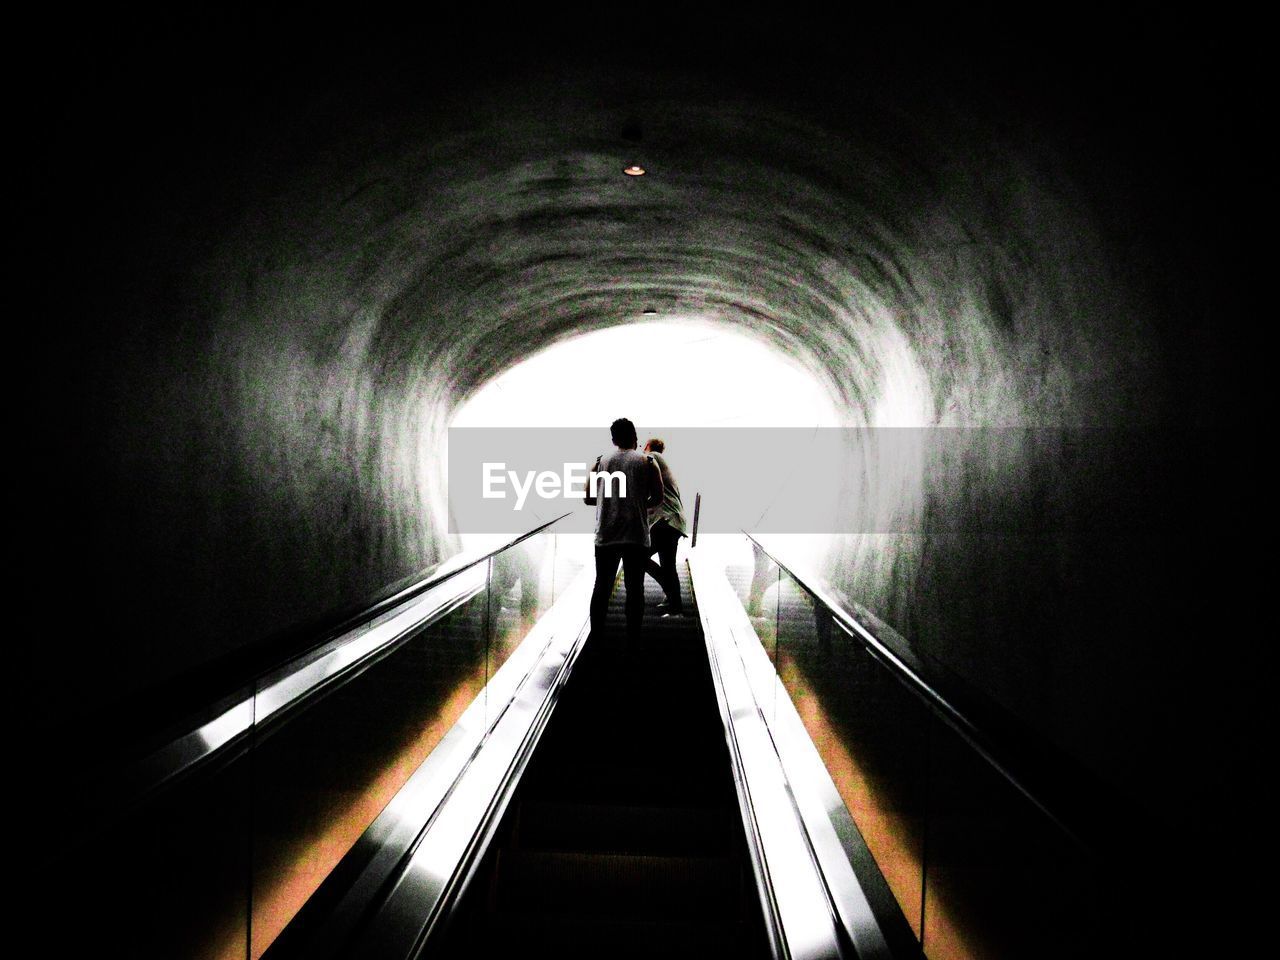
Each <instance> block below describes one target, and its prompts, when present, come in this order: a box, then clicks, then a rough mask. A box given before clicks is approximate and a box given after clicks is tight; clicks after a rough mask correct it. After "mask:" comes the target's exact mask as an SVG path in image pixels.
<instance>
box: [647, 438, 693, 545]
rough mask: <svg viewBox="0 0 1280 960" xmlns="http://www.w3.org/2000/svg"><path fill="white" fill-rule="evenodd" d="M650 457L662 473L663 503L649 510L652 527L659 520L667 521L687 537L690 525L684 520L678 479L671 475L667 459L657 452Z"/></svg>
mask: <svg viewBox="0 0 1280 960" xmlns="http://www.w3.org/2000/svg"><path fill="white" fill-rule="evenodd" d="M649 456H651V457H653V462H654V463H656V464H657V465H658V470H659V471H660V472H661V473H662V502H661V503H660V504H658V505H657V506H656V507H650V508H649V523H650V525H652V524H655V523H657V522H658V521H659V520H666V521H667V523H669V524H671V526H672V528H674V529H675V530H676V531H678V532H679V533H681V534H682V535H684V536H686V537H687V536H688V535H689V523H688V521H687V520H685V518H684V503H683V502H682V501H681V499H680V488H679V487H678V486H676V479H675V477H673V476H672V475H671V468H670V467H668V466H667V459H666V457H664V456H663V455H662V454H660V453H658V452H657V451H654V452H652V453H650V454H649Z"/></svg>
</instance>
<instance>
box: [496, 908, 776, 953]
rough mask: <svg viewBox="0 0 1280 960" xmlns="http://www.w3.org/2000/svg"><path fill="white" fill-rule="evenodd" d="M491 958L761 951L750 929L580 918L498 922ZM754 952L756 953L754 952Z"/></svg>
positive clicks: (503, 920)
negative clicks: (533, 947) (541, 952)
mask: <svg viewBox="0 0 1280 960" xmlns="http://www.w3.org/2000/svg"><path fill="white" fill-rule="evenodd" d="M488 934H489V939H488V948H487V950H483V951H482V954H483V955H487V956H495V957H496V956H520V955H522V954H524V953H527V952H529V949H530V944H538V945H542V946H545V947H546V948H550V949H551V950H552V952H553V955H554V956H556V957H563V958H579V957H582V958H586V957H590V958H592V960H600V958H610V960H615V958H616V960H631V958H640V957H643V958H656V957H661V958H663V960H677V958H680V960H682V958H686V957H688V958H695V957H696V958H703V957H735V958H737V957H748V956H750V957H754V956H757V955H758V947H757V945H756V943H755V942H754V941H753V939H752V938H751V937H750V936H749V934H748V928H747V927H746V925H745V924H738V923H672V922H663V921H636V920H630V921H628V920H608V921H593V920H591V919H589V918H579V917H518V918H515V917H497V918H494V919H493V920H492V921H491V922H490V924H489V927H488ZM753 948H754V949H753Z"/></svg>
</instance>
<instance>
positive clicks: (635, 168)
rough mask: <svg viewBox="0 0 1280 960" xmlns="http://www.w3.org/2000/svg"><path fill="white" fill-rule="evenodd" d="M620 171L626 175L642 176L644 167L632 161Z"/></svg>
mask: <svg viewBox="0 0 1280 960" xmlns="http://www.w3.org/2000/svg"><path fill="white" fill-rule="evenodd" d="M622 172H623V173H625V174H626V175H627V176H628V177H643V176H644V167H642V166H640V164H638V163H633V164H632V165H631V166H629V167H623V168H622Z"/></svg>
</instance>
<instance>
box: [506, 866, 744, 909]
mask: <svg viewBox="0 0 1280 960" xmlns="http://www.w3.org/2000/svg"><path fill="white" fill-rule="evenodd" d="M741 891H742V886H741V879H740V877H739V876H738V869H737V865H736V863H735V862H734V861H733V860H730V859H728V858H723V859H722V858H710V857H647V856H637V855H634V854H600V853H595V854H589V853H565V852H550V851H545V852H544V851H504V852H503V855H502V856H501V858H500V859H499V862H498V899H497V906H498V908H499V910H501V911H503V912H507V913H516V914H543V915H547V914H551V915H559V916H575V917H584V918H590V919H593V920H607V919H631V920H664V921H665V920H671V919H679V920H700V919H705V918H716V919H725V918H732V919H734V920H736V919H737V918H738V912H739V909H740V904H741Z"/></svg>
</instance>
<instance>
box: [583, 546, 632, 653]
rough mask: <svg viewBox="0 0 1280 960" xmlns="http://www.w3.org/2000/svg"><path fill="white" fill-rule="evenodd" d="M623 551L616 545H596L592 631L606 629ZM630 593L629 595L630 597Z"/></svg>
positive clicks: (592, 594)
mask: <svg viewBox="0 0 1280 960" xmlns="http://www.w3.org/2000/svg"><path fill="white" fill-rule="evenodd" d="M621 556H622V554H621V551H620V549H619V548H618V547H616V546H612V545H610V546H607V547H596V586H595V589H594V590H592V591H591V632H592V633H595V632H596V631H597V630H601V631H603V630H604V621H605V617H606V616H607V615H608V613H609V596H610V595H611V594H612V593H613V581H614V579H615V578H616V577H617V576H618V560H619V559H621ZM630 596H631V594H630V593H628V594H627V597H628V599H629V598H630Z"/></svg>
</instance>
